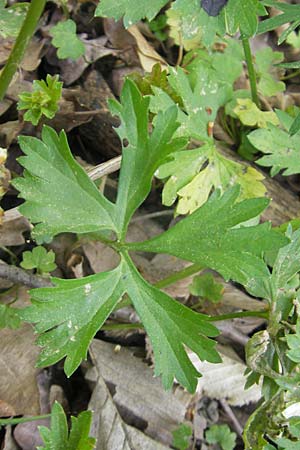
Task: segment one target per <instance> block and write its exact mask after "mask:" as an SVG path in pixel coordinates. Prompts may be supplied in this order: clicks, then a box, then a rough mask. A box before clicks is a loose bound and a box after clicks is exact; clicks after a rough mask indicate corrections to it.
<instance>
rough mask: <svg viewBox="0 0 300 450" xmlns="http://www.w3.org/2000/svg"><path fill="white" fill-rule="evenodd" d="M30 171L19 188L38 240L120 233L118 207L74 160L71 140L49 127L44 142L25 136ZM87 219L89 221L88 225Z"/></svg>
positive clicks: (18, 183) (23, 210)
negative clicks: (68, 234)
mask: <svg viewBox="0 0 300 450" xmlns="http://www.w3.org/2000/svg"><path fill="white" fill-rule="evenodd" d="M19 142H20V146H21V148H22V150H23V152H24V153H25V154H26V156H25V157H24V156H23V157H20V158H19V161H20V163H21V164H22V165H23V167H24V168H25V169H26V171H25V173H24V177H23V178H17V179H15V180H14V181H13V185H14V186H15V187H16V188H17V189H18V190H19V191H20V196H21V197H23V198H24V199H25V200H26V202H25V203H24V204H23V205H21V206H20V208H19V209H20V211H21V213H22V214H24V215H25V216H26V217H28V218H29V219H30V220H31V221H32V222H33V223H37V225H36V227H35V229H34V232H33V236H34V237H35V239H36V240H37V241H38V242H43V241H49V240H51V238H52V237H53V236H54V235H56V234H58V233H62V232H73V233H86V232H93V231H99V230H101V229H105V228H106V229H114V228H115V226H114V222H113V218H112V217H113V214H114V205H113V204H112V203H110V202H109V201H108V200H107V199H106V198H105V197H104V196H103V195H102V194H101V193H100V192H99V191H98V189H97V188H96V186H95V184H94V183H93V182H92V181H91V180H90V179H89V177H88V175H87V174H86V173H85V171H84V170H83V169H82V167H80V166H79V164H78V163H77V162H76V161H75V160H74V158H73V157H72V155H71V152H70V149H69V146H68V143H67V139H66V135H65V133H64V132H61V133H60V134H59V135H57V134H56V132H55V131H54V130H52V129H51V128H49V127H46V126H45V127H44V128H43V132H42V141H41V140H39V139H36V138H32V137H27V136H21V137H20V138H19ZM83 217H84V220H83Z"/></svg>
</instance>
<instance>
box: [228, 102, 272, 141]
mask: <svg viewBox="0 0 300 450" xmlns="http://www.w3.org/2000/svg"><path fill="white" fill-rule="evenodd" d="M236 103H237V106H236V107H235V108H234V109H233V112H234V114H235V115H236V117H238V118H239V119H240V121H241V122H242V123H243V124H244V125H247V126H248V127H254V126H258V127H259V128H267V126H268V123H271V124H274V125H279V120H278V117H277V116H276V114H275V113H274V112H273V111H261V110H260V109H259V108H258V107H257V106H256V104H255V103H254V102H253V101H252V100H250V98H238V99H237V100H236ZM253 145H254V144H253Z"/></svg>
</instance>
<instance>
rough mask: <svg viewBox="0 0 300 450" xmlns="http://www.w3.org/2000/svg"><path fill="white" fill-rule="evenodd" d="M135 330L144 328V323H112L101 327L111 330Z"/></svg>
mask: <svg viewBox="0 0 300 450" xmlns="http://www.w3.org/2000/svg"><path fill="white" fill-rule="evenodd" d="M132 329H133V330H135V329H144V325H143V324H142V323H139V322H135V323H111V324H107V325H103V327H101V331H102V330H104V331H110V330H132Z"/></svg>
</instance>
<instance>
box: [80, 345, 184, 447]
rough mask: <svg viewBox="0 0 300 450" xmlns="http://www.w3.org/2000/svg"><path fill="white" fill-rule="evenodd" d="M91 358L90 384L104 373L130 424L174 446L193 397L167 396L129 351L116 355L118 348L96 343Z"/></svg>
mask: <svg viewBox="0 0 300 450" xmlns="http://www.w3.org/2000/svg"><path fill="white" fill-rule="evenodd" d="M90 354H91V357H92V360H93V363H94V365H95V368H94V369H92V370H89V371H88V373H87V375H86V377H87V379H88V380H89V381H96V380H97V377H98V375H97V373H101V375H102V377H103V378H104V380H105V382H106V383H108V384H109V385H110V386H111V385H113V386H114V391H115V394H114V396H113V400H114V402H115V404H116V405H117V407H118V410H119V412H120V413H121V415H122V417H123V418H124V417H126V422H127V423H131V424H134V423H139V424H141V423H142V424H143V425H144V426H143V429H144V427H145V429H144V431H145V432H146V433H147V434H148V435H149V436H151V437H152V438H154V439H157V440H159V441H160V442H163V443H164V444H166V445H169V444H171V442H172V431H173V430H174V429H176V428H177V427H178V426H179V425H180V424H181V423H182V422H183V421H184V418H185V414H186V410H187V407H188V404H189V403H190V401H191V395H190V394H188V393H184V392H181V393H180V395H179V394H177V392H176V393H172V392H170V391H169V392H166V391H165V390H164V389H163V387H162V384H161V380H160V379H158V378H154V377H153V370H152V369H151V368H150V367H148V366H147V365H146V364H145V363H144V362H143V361H142V360H141V359H138V358H137V357H135V356H134V355H133V353H132V352H131V351H130V350H128V349H127V348H124V347H122V348H121V349H120V351H118V352H116V351H115V345H113V344H109V343H107V342H103V341H99V340H96V339H95V340H93V342H92V345H91V347H90Z"/></svg>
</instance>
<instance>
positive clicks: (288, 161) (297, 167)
mask: <svg viewBox="0 0 300 450" xmlns="http://www.w3.org/2000/svg"><path fill="white" fill-rule="evenodd" d="M248 139H249V141H250V142H251V144H252V145H253V146H254V147H256V148H257V149H258V150H260V151H261V152H262V153H265V154H266V156H263V157H262V158H260V159H259V160H257V161H256V163H257V164H259V165H261V166H265V167H272V169H271V175H272V176H274V175H276V174H277V173H278V172H280V170H284V171H283V175H285V176H287V175H293V174H296V173H300V158H299V150H300V147H299V136H298V135H297V134H295V135H293V136H290V135H289V133H287V132H286V131H284V130H281V129H280V128H278V127H276V126H274V125H272V124H271V123H269V124H268V128H266V129H262V130H255V131H252V133H250V134H248Z"/></svg>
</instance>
